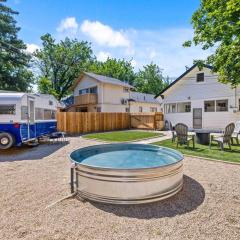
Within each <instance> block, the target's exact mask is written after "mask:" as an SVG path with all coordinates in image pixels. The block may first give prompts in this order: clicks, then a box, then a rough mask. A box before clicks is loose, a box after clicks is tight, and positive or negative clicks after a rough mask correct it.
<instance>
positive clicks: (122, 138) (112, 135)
mask: <svg viewBox="0 0 240 240" xmlns="http://www.w3.org/2000/svg"><path fill="white" fill-rule="evenodd" d="M161 136H163V134H162V133H155V132H147V131H116V132H104V133H92V134H87V135H85V136H83V137H84V138H87V139H98V140H102V141H107V142H127V141H135V140H141V139H145V138H153V137H161Z"/></svg>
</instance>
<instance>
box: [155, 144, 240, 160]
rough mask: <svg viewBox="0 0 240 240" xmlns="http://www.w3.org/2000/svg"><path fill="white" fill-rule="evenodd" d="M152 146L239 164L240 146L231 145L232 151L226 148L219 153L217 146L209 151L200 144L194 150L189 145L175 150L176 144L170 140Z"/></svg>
mask: <svg viewBox="0 0 240 240" xmlns="http://www.w3.org/2000/svg"><path fill="white" fill-rule="evenodd" d="M154 144H155V145H160V146H164V147H169V148H174V149H176V150H178V151H180V152H182V153H183V154H186V155H192V156H198V157H203V158H204V157H205V158H211V159H218V160H223V161H227V162H236V163H240V146H237V145H233V146H232V150H230V149H228V148H227V147H226V148H225V149H224V151H221V150H220V149H219V148H218V146H217V144H212V148H211V149H209V146H207V145H201V144H196V146H195V149H193V148H192V145H191V143H190V147H189V148H188V147H187V146H184V145H182V146H179V147H178V148H177V146H176V143H172V141H171V140H164V141H161V142H156V143H154Z"/></svg>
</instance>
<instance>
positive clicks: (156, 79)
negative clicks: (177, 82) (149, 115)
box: [134, 63, 170, 95]
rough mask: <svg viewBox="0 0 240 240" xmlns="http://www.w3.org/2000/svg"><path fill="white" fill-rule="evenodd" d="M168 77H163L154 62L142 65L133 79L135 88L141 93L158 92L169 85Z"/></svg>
mask: <svg viewBox="0 0 240 240" xmlns="http://www.w3.org/2000/svg"><path fill="white" fill-rule="evenodd" d="M169 83H170V82H169V78H164V77H163V75H162V70H161V69H160V68H159V67H158V66H157V65H156V64H153V63H151V64H149V65H146V66H143V70H140V71H139V72H138V73H137V76H136V78H135V80H134V86H135V87H136V90H137V91H139V92H143V93H150V94H155V95H157V94H159V92H161V91H162V90H163V89H164V88H165V87H167V86H168V85H169Z"/></svg>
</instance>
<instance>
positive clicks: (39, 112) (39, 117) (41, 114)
mask: <svg viewBox="0 0 240 240" xmlns="http://www.w3.org/2000/svg"><path fill="white" fill-rule="evenodd" d="M43 110H44V109H43V108H35V118H36V120H43V119H44V112H43Z"/></svg>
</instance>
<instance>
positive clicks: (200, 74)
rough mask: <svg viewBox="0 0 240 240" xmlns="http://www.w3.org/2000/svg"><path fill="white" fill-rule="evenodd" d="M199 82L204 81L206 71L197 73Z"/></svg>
mask: <svg viewBox="0 0 240 240" xmlns="http://www.w3.org/2000/svg"><path fill="white" fill-rule="evenodd" d="M197 82H204V73H198V74H197Z"/></svg>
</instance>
